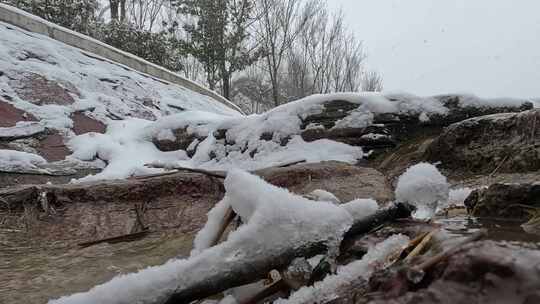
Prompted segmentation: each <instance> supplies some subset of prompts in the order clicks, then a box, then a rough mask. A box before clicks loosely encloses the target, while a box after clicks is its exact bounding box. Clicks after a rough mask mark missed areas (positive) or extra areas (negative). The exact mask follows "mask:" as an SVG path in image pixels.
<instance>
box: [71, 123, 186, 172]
mask: <svg viewBox="0 0 540 304" xmlns="http://www.w3.org/2000/svg"><path fill="white" fill-rule="evenodd" d="M150 123H151V122H149V121H147V120H142V119H129V120H121V121H113V122H111V123H110V124H109V126H108V127H107V132H106V134H99V133H93V132H90V133H86V134H82V135H79V136H77V137H74V138H73V139H71V140H70V141H69V142H68V143H67V145H68V147H69V148H70V149H71V150H73V151H74V153H73V155H72V156H73V157H74V158H76V159H79V160H84V161H93V160H95V159H96V158H98V159H101V160H103V161H105V162H107V163H108V165H107V167H105V169H104V170H103V171H102V172H100V173H98V174H96V175H88V176H86V177H84V178H81V179H79V180H76V182H86V181H95V180H101V179H121V178H126V177H129V176H133V175H144V174H153V173H158V172H161V171H162V170H160V169H153V168H147V167H145V166H144V165H145V164H147V163H150V162H153V161H154V160H156V159H160V160H164V161H168V162H175V161H180V160H186V159H188V157H187V155H186V153H185V152H184V151H173V152H162V151H160V150H158V149H157V148H156V146H155V145H154V144H153V143H152V142H151V141H147V140H144V138H143V137H142V136H141V134H143V133H144V128H145V127H146V126H147V125H148V124H150Z"/></svg>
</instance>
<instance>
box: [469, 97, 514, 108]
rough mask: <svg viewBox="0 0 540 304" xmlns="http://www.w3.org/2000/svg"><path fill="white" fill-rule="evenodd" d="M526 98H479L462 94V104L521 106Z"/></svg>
mask: <svg viewBox="0 0 540 304" xmlns="http://www.w3.org/2000/svg"><path fill="white" fill-rule="evenodd" d="M523 102H524V100H523V99H518V98H507V97H505V98H479V97H477V96H475V95H461V96H460V104H461V106H463V107H467V106H475V107H482V106H486V105H489V106H494V107H520V106H521V105H523Z"/></svg>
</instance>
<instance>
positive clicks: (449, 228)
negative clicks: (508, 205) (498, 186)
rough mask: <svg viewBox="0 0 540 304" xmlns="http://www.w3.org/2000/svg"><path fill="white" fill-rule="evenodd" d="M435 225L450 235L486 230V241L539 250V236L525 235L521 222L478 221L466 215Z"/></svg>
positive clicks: (441, 219)
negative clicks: (502, 242)
mask: <svg viewBox="0 0 540 304" xmlns="http://www.w3.org/2000/svg"><path fill="white" fill-rule="evenodd" d="M435 222H436V223H438V224H441V225H442V227H443V229H444V230H445V231H446V232H448V233H449V234H450V235H454V236H465V235H469V234H472V233H474V232H477V231H478V230H480V229H486V230H487V232H488V235H487V239H490V240H494V241H505V242H511V243H519V244H524V245H526V246H527V247H535V248H539V249H540V235H538V234H531V233H527V232H525V231H524V230H523V228H521V224H523V222H521V221H515V220H503V219H479V218H475V217H471V216H467V215H460V216H455V217H450V218H438V219H436V220H435Z"/></svg>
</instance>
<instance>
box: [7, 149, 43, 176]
mask: <svg viewBox="0 0 540 304" xmlns="http://www.w3.org/2000/svg"><path fill="white" fill-rule="evenodd" d="M46 163H47V161H46V160H45V159H44V158H43V157H41V156H39V155H36V154H32V153H27V152H20V151H14V150H0V171H8V172H11V171H15V169H17V170H21V169H22V170H24V169H36V168H37V166H38V165H44V164H46Z"/></svg>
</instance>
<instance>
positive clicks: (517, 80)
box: [328, 0, 540, 97]
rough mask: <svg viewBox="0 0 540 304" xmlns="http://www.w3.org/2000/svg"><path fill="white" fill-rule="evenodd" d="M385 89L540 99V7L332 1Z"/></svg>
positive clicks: (463, 1)
mask: <svg viewBox="0 0 540 304" xmlns="http://www.w3.org/2000/svg"><path fill="white" fill-rule="evenodd" d="M328 2H329V3H330V5H332V6H335V7H342V8H343V10H344V12H345V15H346V18H347V21H348V23H349V25H350V26H351V28H352V29H353V30H354V32H355V33H356V35H357V36H358V38H359V39H361V40H364V42H365V45H366V48H367V50H368V55H369V58H368V65H369V67H370V68H373V69H375V70H377V71H378V72H380V73H381V74H382V76H383V79H384V86H385V90H387V91H388V90H390V91H396V90H397V91H408V92H411V93H415V94H419V95H432V94H441V93H453V92H463V93H475V94H477V95H479V96H484V97H503V96H513V97H540V0H329V1H328Z"/></svg>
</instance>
